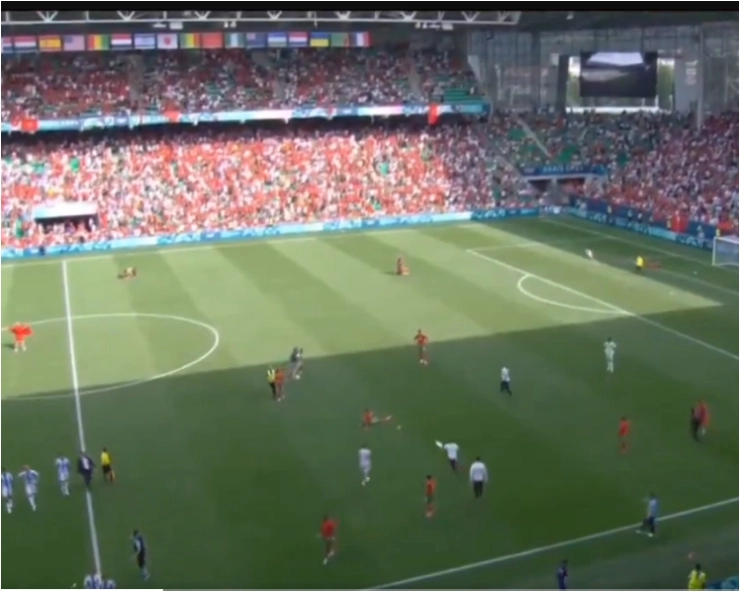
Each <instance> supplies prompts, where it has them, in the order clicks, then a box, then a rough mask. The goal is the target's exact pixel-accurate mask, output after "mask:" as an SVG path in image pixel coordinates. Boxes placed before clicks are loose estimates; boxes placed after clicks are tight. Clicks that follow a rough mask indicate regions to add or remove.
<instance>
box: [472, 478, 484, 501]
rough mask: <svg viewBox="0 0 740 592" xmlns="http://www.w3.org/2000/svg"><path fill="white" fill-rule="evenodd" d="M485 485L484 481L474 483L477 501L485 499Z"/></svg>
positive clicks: (474, 493)
mask: <svg viewBox="0 0 740 592" xmlns="http://www.w3.org/2000/svg"><path fill="white" fill-rule="evenodd" d="M484 485H485V482H484V481H473V495H474V496H475V499H480V498H482V497H483V486H484Z"/></svg>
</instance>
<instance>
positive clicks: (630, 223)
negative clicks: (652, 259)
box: [568, 208, 713, 251]
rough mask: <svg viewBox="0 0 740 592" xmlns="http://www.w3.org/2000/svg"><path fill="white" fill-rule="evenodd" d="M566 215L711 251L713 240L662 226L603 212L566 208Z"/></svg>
mask: <svg viewBox="0 0 740 592" xmlns="http://www.w3.org/2000/svg"><path fill="white" fill-rule="evenodd" d="M568 213H569V214H571V215H572V216H575V217H576V218H580V219H581V220H588V221H589V222H596V223H597V224H604V225H606V226H614V227H616V228H621V229H623V230H629V231H631V232H636V233H638V234H644V235H646V236H652V237H653V238H660V239H663V240H666V241H670V242H673V243H677V244H679V245H685V246H687V247H695V248H697V249H704V250H706V251H711V250H712V243H713V240H712V239H711V238H699V237H696V236H692V235H690V234H679V233H677V232H673V231H672V230H668V229H667V228H665V227H664V226H654V225H650V224H644V223H641V222H635V221H634V220H630V219H629V218H622V217H619V216H614V215H609V214H607V213H605V212H594V211H590V210H584V209H578V208H568Z"/></svg>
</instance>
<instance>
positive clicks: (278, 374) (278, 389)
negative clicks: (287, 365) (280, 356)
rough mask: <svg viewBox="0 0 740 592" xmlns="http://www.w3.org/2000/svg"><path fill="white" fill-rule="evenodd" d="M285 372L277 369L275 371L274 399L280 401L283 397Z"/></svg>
mask: <svg viewBox="0 0 740 592" xmlns="http://www.w3.org/2000/svg"><path fill="white" fill-rule="evenodd" d="M284 388H285V370H283V369H282V368H278V369H277V370H276V371H275V398H276V399H277V400H278V401H280V400H282V398H283V397H284V396H285V393H284V391H283V389H284Z"/></svg>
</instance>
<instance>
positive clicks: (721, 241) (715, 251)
mask: <svg viewBox="0 0 740 592" xmlns="http://www.w3.org/2000/svg"><path fill="white" fill-rule="evenodd" d="M737 260H738V251H737V237H736V236H716V237H714V245H713V246H712V265H714V266H717V267H737Z"/></svg>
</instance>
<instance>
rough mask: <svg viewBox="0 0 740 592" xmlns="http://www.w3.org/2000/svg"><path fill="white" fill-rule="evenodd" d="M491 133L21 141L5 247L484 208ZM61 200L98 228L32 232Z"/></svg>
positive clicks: (357, 128) (210, 133) (339, 126)
mask: <svg viewBox="0 0 740 592" xmlns="http://www.w3.org/2000/svg"><path fill="white" fill-rule="evenodd" d="M486 132H487V129H486V127H485V126H483V125H480V124H477V123H474V122H464V121H459V122H448V123H445V124H443V125H439V126H435V127H429V126H428V125H426V122H422V121H406V120H397V121H394V120H389V121H387V122H385V123H382V124H373V123H370V122H365V121H361V120H355V121H354V122H351V123H348V122H340V121H334V122H305V123H296V124H295V125H290V126H286V125H285V124H284V123H282V122H281V123H280V124H273V125H264V126H261V127H240V126H228V127H224V126H220V127H213V126H209V127H207V128H206V127H200V128H182V127H162V128H157V129H149V130H141V131H137V130H134V131H123V132H121V133H118V134H114V135H110V134H104V133H102V132H95V133H90V134H86V135H85V136H81V137H75V136H67V135H64V136H62V135H58V134H55V135H54V136H48V135H47V136H41V135H39V136H36V137H24V138H23V139H22V140H20V141H18V142H11V143H8V142H5V143H3V145H2V154H3V164H2V187H3V219H4V220H5V224H4V228H3V243H4V244H5V245H12V246H22V245H31V244H39V243H42V244H57V243H59V242H70V241H75V240H80V237H82V238H83V240H103V239H112V238H122V237H128V236H145V235H151V234H159V233H177V232H193V231H196V230H215V229H230V228H241V227H246V226H259V225H269V224H276V223H280V222H311V221H317V220H324V219H336V218H343V217H365V216H372V215H376V214H378V213H386V214H389V215H392V214H401V213H421V212H443V211H445V212H447V211H459V210H466V209H470V208H479V207H489V206H491V205H492V204H493V200H494V199H495V196H496V194H495V191H494V190H495V189H496V186H495V181H494V175H492V174H491V170H490V169H491V166H492V165H491V160H490V159H489V158H488V151H489V146H488V137H487V133H486ZM60 198H64V199H66V200H75V201H84V202H88V203H92V204H95V205H96V206H97V208H98V216H97V220H96V222H95V223H94V225H93V226H92V227H91V228H88V227H87V226H80V227H79V228H70V227H69V225H65V224H61V225H57V226H56V227H53V228H51V229H49V228H45V227H44V226H43V225H42V224H36V223H34V222H32V218H33V216H32V211H33V208H34V207H35V206H38V205H40V204H44V203H46V202H49V201H53V200H56V199H60ZM18 220H21V221H23V223H22V226H19V225H18V224H17V222H16V221H18ZM45 231H46V232H45Z"/></svg>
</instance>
